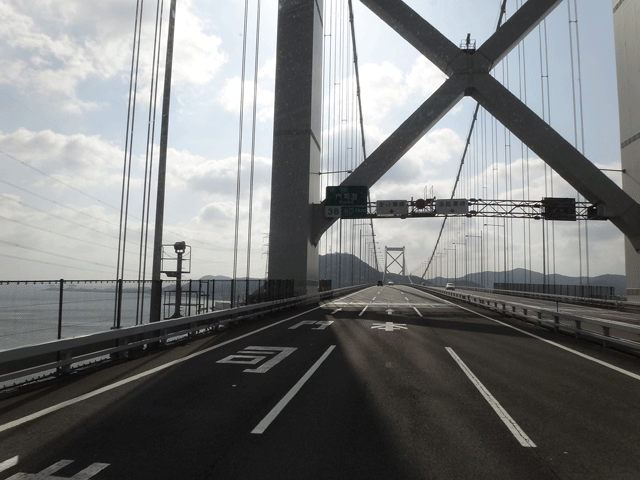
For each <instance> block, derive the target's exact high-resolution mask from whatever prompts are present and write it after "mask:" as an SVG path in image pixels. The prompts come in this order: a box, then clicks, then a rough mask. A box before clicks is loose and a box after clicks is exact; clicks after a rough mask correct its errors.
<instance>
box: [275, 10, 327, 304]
mask: <svg viewBox="0 0 640 480" xmlns="http://www.w3.org/2000/svg"><path fill="white" fill-rule="evenodd" d="M322 9H323V0H280V1H279V6H278V35H277V50H276V84H275V109H274V122H273V161H272V173H271V220H270V225H271V226H270V232H269V278H272V279H293V280H294V290H295V293H296V294H299V295H304V294H307V293H308V294H312V293H315V292H317V291H318V269H319V256H318V246H317V242H312V241H311V238H310V237H311V235H310V231H311V224H312V220H313V210H312V208H311V205H312V204H318V203H320V175H318V172H319V170H320V155H321V144H320V141H321V140H320V139H321V129H322V118H321V108H322V46H323V41H324V34H323V30H322Z"/></svg>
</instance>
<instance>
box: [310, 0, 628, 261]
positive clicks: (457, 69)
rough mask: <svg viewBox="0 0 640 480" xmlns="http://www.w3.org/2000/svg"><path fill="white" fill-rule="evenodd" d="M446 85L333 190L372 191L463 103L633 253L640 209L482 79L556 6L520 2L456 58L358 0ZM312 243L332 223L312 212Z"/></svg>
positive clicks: (443, 44)
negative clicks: (517, 144)
mask: <svg viewBox="0 0 640 480" xmlns="http://www.w3.org/2000/svg"><path fill="white" fill-rule="evenodd" d="M361 1H362V3H364V4H365V5H366V6H367V7H368V8H369V9H371V10H372V11H373V12H374V13H375V14H376V15H378V16H379V17H380V18H381V19H382V20H383V21H384V22H386V23H387V24H388V25H389V26H390V27H391V28H393V29H394V30H395V31H396V32H397V33H398V34H399V35H400V36H401V37H402V38H404V39H405V40H406V41H407V42H409V43H410V44H411V45H412V46H413V47H415V48H416V49H417V50H418V51H419V52H420V53H422V54H423V55H424V56H425V57H426V58H428V59H429V60H430V61H431V62H432V63H433V64H434V65H435V66H437V67H438V68H439V69H440V70H442V71H443V72H444V73H445V74H446V75H447V76H448V77H449V78H448V79H447V80H446V81H445V82H444V83H443V84H442V85H441V86H440V88H438V89H437V90H436V92H435V93H433V95H431V97H429V98H428V99H427V100H426V101H425V102H424V103H423V104H422V105H421V106H420V107H418V109H417V110H416V111H415V112H414V113H413V114H412V115H411V116H410V117H409V118H407V120H405V121H404V122H403V123H402V125H400V126H399V127H398V128H397V129H396V130H395V131H394V132H393V133H392V134H391V135H390V136H389V137H388V138H387V139H386V140H385V141H384V142H383V143H382V144H381V145H380V146H379V147H378V148H377V149H376V150H375V151H374V152H372V153H371V154H370V155H369V157H368V158H367V159H365V161H364V162H362V163H361V164H360V165H359V166H358V167H357V168H356V169H355V170H354V171H353V173H351V174H350V175H349V176H348V177H347V178H346V179H345V180H344V181H343V182H342V184H341V185H344V186H346V185H366V186H368V187H371V186H372V185H374V184H375V183H376V182H377V181H378V180H379V179H380V178H381V177H382V176H383V175H384V174H385V173H386V172H387V171H388V170H389V169H390V168H391V167H392V166H393V165H395V163H396V162H397V161H398V160H400V158H402V156H403V155H404V154H405V153H407V152H408V151H409V149H410V148H411V147H412V146H413V145H415V144H416V143H417V142H418V141H419V140H420V139H421V138H422V137H423V136H424V135H425V134H426V133H427V132H428V131H429V130H430V129H431V128H432V127H433V126H434V125H435V124H436V123H437V122H438V121H439V120H440V119H441V118H442V117H443V116H444V115H445V114H446V113H447V112H449V110H451V109H452V108H453V107H454V106H455V105H456V104H457V103H458V102H459V101H460V100H461V99H462V97H464V96H465V95H468V96H471V97H473V98H474V99H475V100H476V101H477V102H478V103H479V104H480V105H481V106H482V107H483V108H485V110H487V111H488V112H489V113H490V114H491V115H493V116H494V117H495V118H496V119H497V120H498V121H499V122H500V123H502V124H503V125H504V126H505V127H506V128H508V129H509V130H510V131H511V132H512V133H513V134H514V135H516V136H517V137H518V138H519V139H520V140H522V142H524V143H525V144H526V145H527V146H528V147H529V148H530V149H531V150H532V151H534V152H535V153H536V154H537V155H538V156H539V157H540V158H541V159H542V160H544V161H545V162H546V163H547V164H548V165H549V166H550V167H551V168H552V169H553V170H554V171H555V172H556V173H558V175H560V176H561V177H562V178H564V179H565V180H566V181H567V182H568V183H569V184H570V185H571V186H572V187H574V188H575V189H576V190H577V191H578V192H580V194H582V195H583V196H584V197H585V198H586V199H587V200H588V201H590V202H592V203H594V204H596V205H598V207H599V212H598V213H599V214H600V215H604V216H607V217H608V218H609V219H610V220H611V222H612V223H613V224H614V225H615V226H616V227H618V228H619V229H620V230H621V231H622V233H624V234H625V235H626V236H627V237H628V238H629V240H630V241H631V243H632V245H633V246H634V248H635V249H636V250H637V251H639V252H640V205H639V204H638V203H637V202H635V201H634V200H633V199H632V198H631V197H630V196H629V195H628V194H627V193H626V192H624V191H623V190H622V189H621V188H620V187H618V185H616V184H615V183H614V182H613V181H612V180H610V179H609V177H607V176H606V175H605V174H603V173H602V172H601V171H600V170H599V169H598V168H597V167H596V166H595V165H593V163H591V162H590V161H589V160H588V159H587V158H586V157H585V156H584V155H582V154H581V153H580V152H579V151H578V150H576V149H575V148H574V147H573V146H572V145H571V144H570V143H569V142H567V141H566V140H565V139H564V138H563V137H562V136H561V135H560V134H559V133H558V132H556V131H555V130H554V129H552V128H551V127H550V126H549V125H548V124H547V123H546V122H545V121H544V120H542V119H541V118H540V117H539V116H538V115H537V114H536V113H534V112H533V111H532V110H531V109H530V108H529V107H527V106H526V105H525V104H524V103H523V102H521V101H520V100H519V99H518V98H517V97H516V96H515V95H513V94H512V93H511V92H510V91H509V90H508V89H507V88H505V87H504V86H503V85H501V84H500V83H499V82H498V81H497V80H496V79H494V78H493V77H492V76H491V75H490V74H489V72H490V71H491V69H492V68H493V67H494V66H495V65H497V64H498V63H499V62H500V60H502V59H503V58H504V57H505V56H506V55H507V54H508V53H509V52H510V51H511V50H512V49H513V48H515V47H516V46H517V45H518V43H519V42H520V41H521V40H522V39H523V38H524V37H526V36H527V34H528V33H529V32H530V31H531V30H533V29H534V28H535V27H536V26H537V25H538V24H539V23H540V22H541V21H542V20H543V19H544V18H545V17H546V16H547V15H548V14H549V13H551V11H552V10H553V9H554V8H555V7H556V6H557V5H558V4H560V3H561V1H562V0H528V1H527V2H525V3H524V4H523V5H522V7H520V9H518V11H517V12H516V13H515V14H514V15H513V16H512V17H511V18H509V20H507V21H506V22H505V23H504V24H503V25H502V26H501V27H499V28H498V29H497V30H496V32H495V33H494V34H493V35H492V36H491V37H489V39H487V40H486V41H485V42H484V43H483V44H482V46H481V47H480V48H479V49H477V50H475V51H471V50H462V49H460V48H458V47H457V46H456V45H455V44H453V43H452V42H451V41H449V40H448V39H447V38H446V37H445V36H443V35H442V34H441V33H440V32H439V31H438V30H436V29H435V28H434V27H433V26H432V25H431V24H429V22H427V21H426V20H424V19H423V18H422V17H420V15H418V14H417V13H416V12H415V11H413V10H412V9H411V8H410V7H409V6H408V5H406V4H405V3H404V2H403V1H402V0H361ZM313 208H314V209H315V210H314V225H313V229H312V238H311V240H312V242H313V243H314V244H317V243H318V242H319V241H320V237H321V236H322V234H323V233H324V232H325V231H326V230H327V229H328V228H329V227H330V226H331V225H332V224H333V222H335V221H336V219H335V218H326V217H324V205H322V204H320V205H314V206H313Z"/></svg>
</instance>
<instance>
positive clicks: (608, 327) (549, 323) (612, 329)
mask: <svg viewBox="0 0 640 480" xmlns="http://www.w3.org/2000/svg"><path fill="white" fill-rule="evenodd" d="M420 288H421V289H424V290H428V291H430V292H433V293H437V294H439V295H445V296H449V297H453V298H456V299H458V300H463V301H465V302H468V303H470V304H473V305H475V306H479V307H482V308H486V309H489V310H492V311H495V312H499V313H503V314H505V315H508V316H510V317H513V318H517V319H520V320H524V321H526V322H529V323H533V324H535V325H538V326H544V327H548V328H551V329H553V330H555V331H561V330H562V331H569V332H572V333H573V334H574V335H575V337H576V338H582V337H586V338H591V339H595V340H597V341H598V342H600V343H602V345H603V346H605V347H613V346H616V347H618V348H621V349H624V350H627V351H629V350H631V351H633V352H634V353H636V354H637V353H638V352H640V325H634V324H632V323H625V322H618V321H614V320H605V319H599V318H592V317H585V316H579V315H575V314H570V313H564V312H558V311H554V310H550V309H548V308H542V307H535V306H531V305H524V304H522V303H519V302H516V301H509V300H504V299H498V298H495V297H493V298H492V297H490V296H481V295H477V294H474V293H467V292H460V291H457V290H454V291H452V290H445V289H443V288H434V287H420Z"/></svg>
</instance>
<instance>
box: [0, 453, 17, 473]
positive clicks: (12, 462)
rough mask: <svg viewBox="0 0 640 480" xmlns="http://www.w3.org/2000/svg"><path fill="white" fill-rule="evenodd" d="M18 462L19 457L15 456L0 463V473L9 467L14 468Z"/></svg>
mask: <svg viewBox="0 0 640 480" xmlns="http://www.w3.org/2000/svg"><path fill="white" fill-rule="evenodd" d="M18 460H19V456H18V455H16V456H15V457H13V458H10V459H9V460H5V461H4V462H2V463H0V472H4V471H5V470H8V469H10V468H11V467H15V466H16V465H17V464H18Z"/></svg>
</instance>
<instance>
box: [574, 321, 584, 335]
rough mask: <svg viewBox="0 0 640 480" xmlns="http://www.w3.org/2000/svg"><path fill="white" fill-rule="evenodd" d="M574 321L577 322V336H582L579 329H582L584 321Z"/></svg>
mask: <svg viewBox="0 0 640 480" xmlns="http://www.w3.org/2000/svg"><path fill="white" fill-rule="evenodd" d="M574 323H575V324H576V332H575V333H576V338H580V336H581V333H580V332H579V330H581V329H582V322H581V321H580V320H574Z"/></svg>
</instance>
